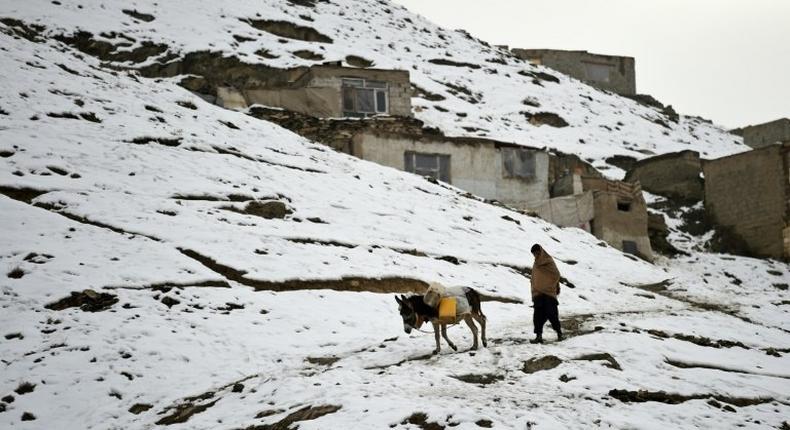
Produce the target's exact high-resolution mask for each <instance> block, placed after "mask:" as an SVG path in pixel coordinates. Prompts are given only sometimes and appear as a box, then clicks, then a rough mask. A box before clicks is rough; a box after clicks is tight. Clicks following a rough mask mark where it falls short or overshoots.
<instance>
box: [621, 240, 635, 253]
mask: <svg viewBox="0 0 790 430" xmlns="http://www.w3.org/2000/svg"><path fill="white" fill-rule="evenodd" d="M623 252H625V253H627V254H633V255H639V248H638V247H637V246H636V242H634V241H633V240H624V241H623Z"/></svg>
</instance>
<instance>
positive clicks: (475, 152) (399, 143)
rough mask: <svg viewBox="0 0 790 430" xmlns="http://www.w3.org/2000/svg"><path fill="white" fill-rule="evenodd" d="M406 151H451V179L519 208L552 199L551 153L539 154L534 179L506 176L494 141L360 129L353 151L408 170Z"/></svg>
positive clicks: (457, 184)
mask: <svg viewBox="0 0 790 430" xmlns="http://www.w3.org/2000/svg"><path fill="white" fill-rule="evenodd" d="M406 151H416V152H423V153H428V154H447V155H450V183H451V184H452V185H454V186H456V187H458V188H461V189H463V190H466V191H469V192H470V193H472V194H475V195H478V196H480V197H484V198H487V199H496V200H499V201H501V202H503V203H505V204H508V205H510V206H513V207H515V208H518V209H523V210H528V209H530V210H531V209H535V208H537V207H538V206H539V205H540V204H541V203H542V202H544V201H546V200H548V199H549V179H548V177H549V155H548V153H547V152H545V151H537V150H536V154H535V173H536V175H535V176H536V177H535V179H534V180H531V181H525V180H522V179H513V178H505V177H504V175H503V165H502V153H501V151H500V150H499V149H497V148H495V146H494V145H493V144H491V143H467V142H464V143H459V142H452V141H449V140H442V139H430V138H425V137H423V138H408V137H402V136H395V135H375V134H373V133H360V134H358V135H356V136H355V137H354V149H353V154H354V155H355V156H357V157H359V158H362V159H365V160H368V161H373V162H375V163H378V164H382V165H385V166H390V167H394V168H396V169H400V170H404V169H405V166H404V159H403V155H404V153H405V152H406Z"/></svg>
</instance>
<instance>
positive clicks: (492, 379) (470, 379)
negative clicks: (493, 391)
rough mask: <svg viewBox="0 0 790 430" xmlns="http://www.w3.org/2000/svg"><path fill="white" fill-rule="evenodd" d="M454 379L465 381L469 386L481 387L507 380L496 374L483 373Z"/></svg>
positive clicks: (458, 376) (459, 376)
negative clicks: (477, 385)
mask: <svg viewBox="0 0 790 430" xmlns="http://www.w3.org/2000/svg"><path fill="white" fill-rule="evenodd" d="M452 378H455V379H457V380H459V381H463V382H466V383H469V384H480V385H488V384H494V383H497V382H499V381H502V380H504V379H505V377H504V376H502V375H497V374H494V373H482V374H472V373H470V374H466V375H457V376H452Z"/></svg>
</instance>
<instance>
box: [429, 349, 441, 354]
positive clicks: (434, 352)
mask: <svg viewBox="0 0 790 430" xmlns="http://www.w3.org/2000/svg"><path fill="white" fill-rule="evenodd" d="M439 352H441V350H440V349H434V350H433V352H431V355H436V354H438V353H439Z"/></svg>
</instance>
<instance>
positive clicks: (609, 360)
mask: <svg viewBox="0 0 790 430" xmlns="http://www.w3.org/2000/svg"><path fill="white" fill-rule="evenodd" d="M574 360H584V361H605V362H606V363H605V364H604V366H606V367H608V368H610V369H615V370H623V368H622V367H620V363H618V362H617V360H615V359H614V357H612V355H611V354H609V353H608V352H600V353H596V354H585V355H582V356H580V357H576V358H574Z"/></svg>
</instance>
